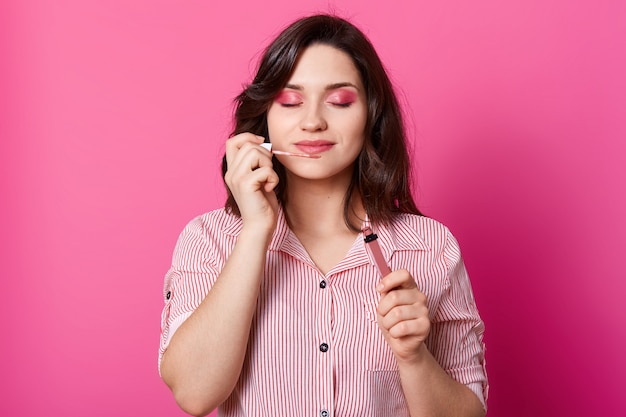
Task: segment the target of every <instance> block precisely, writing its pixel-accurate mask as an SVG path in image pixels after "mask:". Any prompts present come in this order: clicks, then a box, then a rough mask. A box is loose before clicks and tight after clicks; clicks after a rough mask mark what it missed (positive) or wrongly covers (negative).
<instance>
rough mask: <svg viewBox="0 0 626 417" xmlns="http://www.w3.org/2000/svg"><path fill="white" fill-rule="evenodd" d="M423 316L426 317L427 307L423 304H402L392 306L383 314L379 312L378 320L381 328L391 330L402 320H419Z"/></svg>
mask: <svg viewBox="0 0 626 417" xmlns="http://www.w3.org/2000/svg"><path fill="white" fill-rule="evenodd" d="M424 317H425V318H427V319H428V309H427V308H426V307H425V306H421V305H417V306H416V305H402V306H396V307H394V308H393V309H391V310H390V311H389V312H388V313H387V314H385V315H382V314H379V317H378V320H379V324H380V325H381V326H382V328H383V329H387V330H391V329H392V328H393V327H395V326H397V325H399V324H400V323H402V322H410V321H413V320H419V319H421V318H424ZM403 326H404V325H403Z"/></svg>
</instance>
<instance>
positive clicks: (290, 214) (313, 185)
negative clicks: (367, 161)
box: [285, 180, 365, 237]
mask: <svg viewBox="0 0 626 417" xmlns="http://www.w3.org/2000/svg"><path fill="white" fill-rule="evenodd" d="M348 184H349V182H345V181H344V183H343V184H342V183H338V182H336V181H335V182H333V181H328V182H325V183H323V182H320V181H305V180H300V181H290V182H289V186H288V189H287V204H286V207H285V213H286V217H287V221H288V223H289V227H290V228H291V229H292V230H293V232H294V233H295V234H296V236H298V237H300V236H301V235H306V236H317V237H322V236H327V235H330V234H333V233H335V234H336V233H338V232H340V233H346V234H350V235H353V234H355V232H354V231H353V230H351V229H350V228H349V227H348V226H347V225H346V222H345V220H344V203H345V198H346V192H347V189H348ZM349 213H350V215H351V220H352V221H353V224H357V225H358V224H360V220H359V219H363V218H364V216H365V210H364V208H363V204H362V202H361V197H360V195H359V193H358V191H355V192H354V193H353V195H352V198H351V207H350V210H349Z"/></svg>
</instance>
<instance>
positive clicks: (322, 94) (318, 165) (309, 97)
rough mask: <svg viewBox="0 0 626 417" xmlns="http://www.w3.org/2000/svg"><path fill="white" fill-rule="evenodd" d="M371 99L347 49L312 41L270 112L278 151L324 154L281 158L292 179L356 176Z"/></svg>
mask: <svg viewBox="0 0 626 417" xmlns="http://www.w3.org/2000/svg"><path fill="white" fill-rule="evenodd" d="M366 122H367V102H366V96H365V91H364V87H363V83H362V81H361V76H360V74H359V71H358V70H357V68H356V67H355V66H354V63H353V62H352V59H351V58H350V56H349V55H347V54H346V53H344V52H342V51H340V50H338V49H335V48H333V47H331V46H328V45H312V46H310V47H308V48H307V49H306V50H304V52H303V53H302V54H301V56H300V58H299V60H298V61H297V63H296V67H295V69H294V72H293V74H292V75H291V78H290V79H289V81H288V82H287V85H286V86H285V88H284V89H283V90H282V91H280V92H279V93H278V95H277V96H276V98H275V99H274V101H273V102H272V104H271V105H270V108H269V110H268V113H267V124H268V129H269V137H270V141H271V142H272V146H273V149H277V150H281V151H290V152H298V153H309V154H319V155H320V156H321V158H319V159H306V158H298V157H290V156H278V155H277V156H276V157H277V158H279V160H280V162H281V163H282V164H283V165H284V166H285V168H286V169H287V175H288V176H289V177H291V176H296V177H300V178H307V179H317V180H322V179H339V178H344V179H345V178H347V179H348V181H349V179H350V178H351V176H352V167H353V165H354V162H355V160H356V158H357V156H358V155H359V153H360V151H361V148H362V147H363V143H364V140H365V139H364V138H365V124H366Z"/></svg>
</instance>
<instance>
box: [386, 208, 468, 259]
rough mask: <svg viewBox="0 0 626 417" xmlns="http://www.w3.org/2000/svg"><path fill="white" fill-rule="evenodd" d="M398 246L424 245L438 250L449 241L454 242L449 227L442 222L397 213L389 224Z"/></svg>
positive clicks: (426, 247) (415, 215) (428, 248)
mask: <svg viewBox="0 0 626 417" xmlns="http://www.w3.org/2000/svg"><path fill="white" fill-rule="evenodd" d="M390 229H391V230H392V233H393V235H394V238H395V240H396V244H397V245H398V246H401V247H402V246H407V245H408V246H411V245H417V246H424V249H427V250H431V251H436V252H439V251H441V250H442V249H443V248H445V247H446V246H447V245H449V244H450V243H451V242H453V243H456V240H455V239H454V236H453V235H452V233H451V232H450V229H448V227H447V226H446V225H444V224H443V223H441V222H439V221H437V220H435V219H432V218H430V217H425V216H421V215H417V214H408V213H402V214H399V215H398V216H397V217H396V218H395V219H394V220H393V222H392V223H391V224H390Z"/></svg>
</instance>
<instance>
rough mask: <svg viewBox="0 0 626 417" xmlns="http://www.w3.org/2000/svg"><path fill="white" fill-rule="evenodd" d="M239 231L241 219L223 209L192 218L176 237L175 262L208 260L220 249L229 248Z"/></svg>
mask: <svg viewBox="0 0 626 417" xmlns="http://www.w3.org/2000/svg"><path fill="white" fill-rule="evenodd" d="M240 230H241V219H240V218H239V217H237V216H235V215H233V214H231V213H228V212H227V211H226V210H225V209H223V208H221V209H217V210H213V211H210V212H208V213H204V214H202V215H199V216H197V217H195V218H193V219H192V220H191V221H190V222H189V223H187V225H186V226H185V228H184V229H183V231H182V232H181V233H180V235H179V237H178V241H177V243H176V248H175V250H174V260H175V262H176V261H178V262H181V263H187V262H190V261H191V260H192V259H195V260H197V259H202V258H210V257H212V256H215V253H216V251H217V252H221V248H230V247H231V246H232V245H233V243H234V241H235V240H236V238H237V235H238V234H239V231H240Z"/></svg>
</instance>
